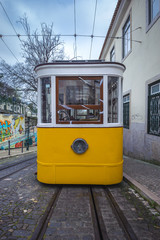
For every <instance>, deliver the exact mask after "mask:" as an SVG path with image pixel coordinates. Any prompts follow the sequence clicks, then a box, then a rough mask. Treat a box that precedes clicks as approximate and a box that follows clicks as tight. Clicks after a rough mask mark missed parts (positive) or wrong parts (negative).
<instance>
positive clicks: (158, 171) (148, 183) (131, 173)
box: [123, 156, 160, 211]
mask: <svg viewBox="0 0 160 240" xmlns="http://www.w3.org/2000/svg"><path fill="white" fill-rule="evenodd" d="M123 159H124V169H123V170H124V174H123V176H124V179H125V180H126V181H127V182H129V183H130V184H131V185H133V186H134V187H135V188H136V189H137V191H138V192H139V193H140V194H141V195H143V196H144V197H145V198H147V199H148V200H149V201H150V202H152V204H153V202H154V203H155V205H156V208H157V210H158V211H160V166H157V165H154V164H151V163H147V162H144V161H141V160H137V159H133V158H130V157H126V156H124V157H123Z"/></svg>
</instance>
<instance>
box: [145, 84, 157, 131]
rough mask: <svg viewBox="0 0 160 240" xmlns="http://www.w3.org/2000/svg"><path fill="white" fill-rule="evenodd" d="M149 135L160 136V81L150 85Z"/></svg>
mask: <svg viewBox="0 0 160 240" xmlns="http://www.w3.org/2000/svg"><path fill="white" fill-rule="evenodd" d="M148 133H149V134H153V135H157V136H160V80H159V81H157V82H156V83H154V84H151V85H149V96H148Z"/></svg>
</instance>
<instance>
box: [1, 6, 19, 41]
mask: <svg viewBox="0 0 160 240" xmlns="http://www.w3.org/2000/svg"><path fill="white" fill-rule="evenodd" d="M0 4H1V7H2V9H3V11H4V13H5V15H6V17H7V19H8V21H9V23H10V25H11V26H12V28H13V31H14V32H15V34H16V36H17V37H18V39H19V41H21V39H20V38H19V37H20V34H18V33H17V31H16V29H15V27H14V26H13V23H12V22H11V20H10V18H9V16H8V14H7V11H6V10H5V8H4V6H3V4H2V3H1V2H0Z"/></svg>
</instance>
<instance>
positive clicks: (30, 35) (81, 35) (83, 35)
mask: <svg viewBox="0 0 160 240" xmlns="http://www.w3.org/2000/svg"><path fill="white" fill-rule="evenodd" d="M28 36H29V37H34V36H35V35H34V34H29V35H27V34H18V37H28ZM36 36H38V37H42V36H45V37H47V36H52V37H54V36H60V37H75V34H52V35H47V34H45V35H42V34H37V35H36ZM0 37H17V35H15V34H0ZM76 37H87V38H91V37H94V38H95V37H96V38H105V36H96V35H94V36H92V35H87V34H76Z"/></svg>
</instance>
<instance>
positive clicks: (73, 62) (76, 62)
mask: <svg viewBox="0 0 160 240" xmlns="http://www.w3.org/2000/svg"><path fill="white" fill-rule="evenodd" d="M79 64H82V65H83V64H84V65H85V64H117V65H121V66H123V67H124V69H125V65H123V64H122V63H119V62H108V61H105V60H56V61H53V62H50V63H41V64H38V65H37V66H36V67H35V69H34V70H36V68H37V67H40V66H47V65H79Z"/></svg>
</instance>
